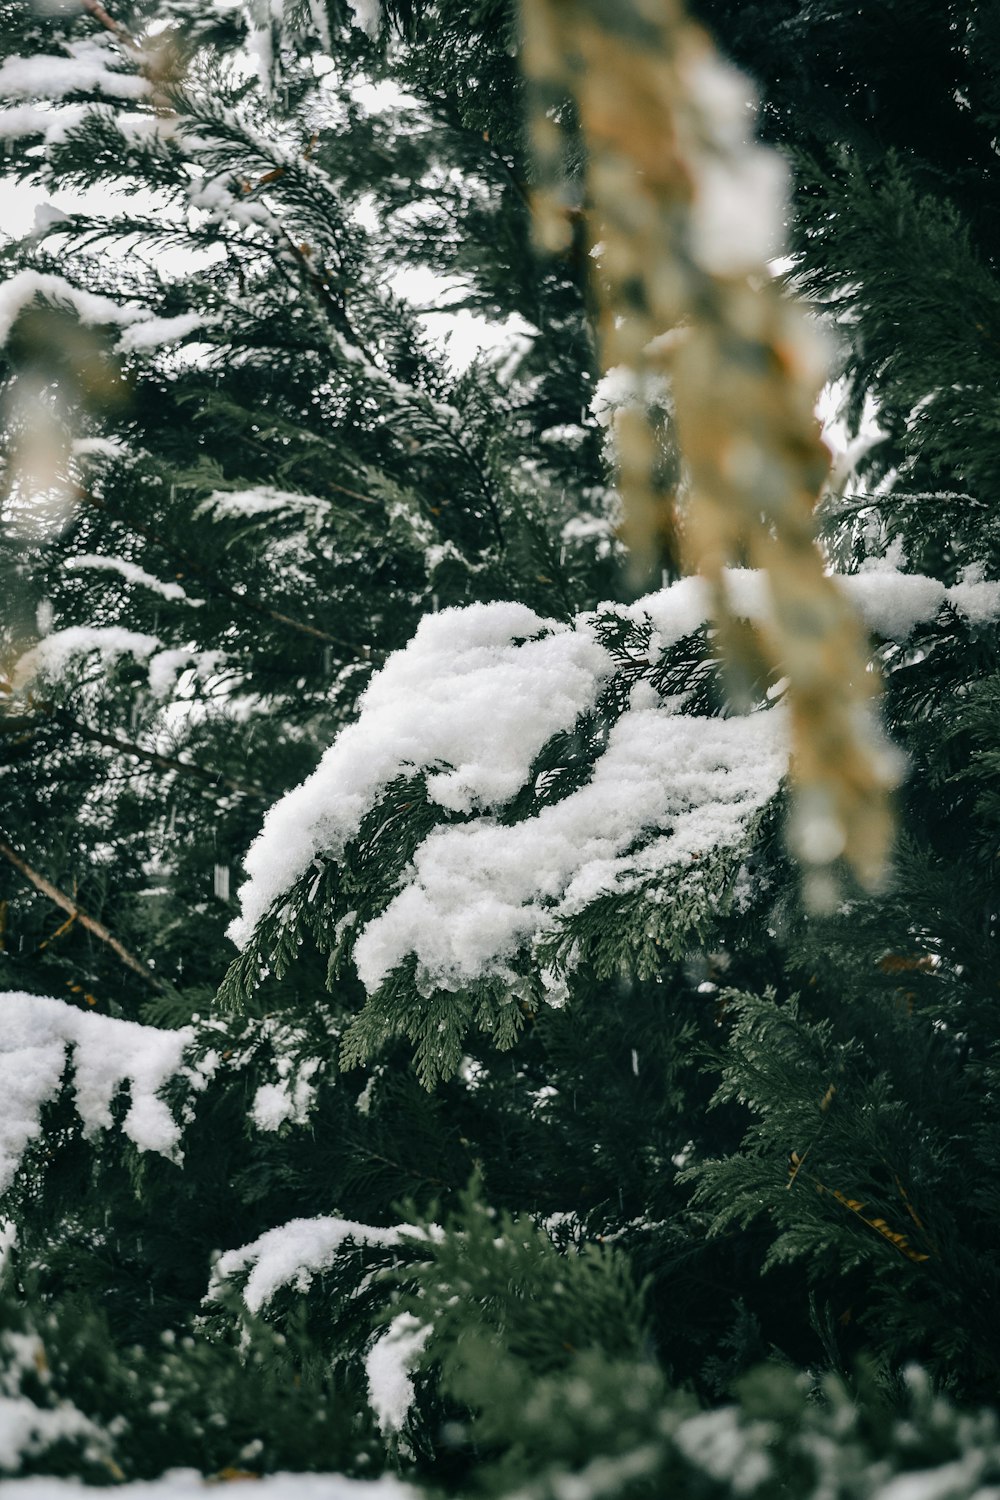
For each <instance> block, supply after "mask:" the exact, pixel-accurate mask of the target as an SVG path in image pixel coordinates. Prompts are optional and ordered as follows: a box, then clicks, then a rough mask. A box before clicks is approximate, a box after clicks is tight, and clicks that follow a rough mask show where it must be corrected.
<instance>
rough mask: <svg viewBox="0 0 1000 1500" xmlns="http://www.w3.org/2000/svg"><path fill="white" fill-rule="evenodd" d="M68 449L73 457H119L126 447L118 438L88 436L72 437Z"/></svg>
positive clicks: (125, 450) (125, 451) (126, 450)
mask: <svg viewBox="0 0 1000 1500" xmlns="http://www.w3.org/2000/svg"><path fill="white" fill-rule="evenodd" d="M70 451H71V452H72V454H73V457H74V458H121V456H122V454H124V453H127V452H128V448H127V447H126V445H125V444H124V443H123V442H121V440H120V439H118V438H106V437H89V438H74V439H73V442H72V445H71V449H70Z"/></svg>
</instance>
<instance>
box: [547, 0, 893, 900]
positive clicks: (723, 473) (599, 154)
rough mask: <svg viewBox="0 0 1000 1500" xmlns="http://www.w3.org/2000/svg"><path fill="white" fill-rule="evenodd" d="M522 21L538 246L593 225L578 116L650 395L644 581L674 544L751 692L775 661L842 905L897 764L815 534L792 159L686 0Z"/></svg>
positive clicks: (882, 846) (605, 301)
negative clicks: (661, 414) (754, 590)
mask: <svg viewBox="0 0 1000 1500" xmlns="http://www.w3.org/2000/svg"><path fill="white" fill-rule="evenodd" d="M522 17H523V25H524V31H525V49H524V59H525V69H526V72H527V75H528V78H529V80H530V83H531V85H532V89H533V92H534V107H533V111H532V120H531V124H532V130H533V136H534V144H535V149H536V154H537V157H538V161H539V164H540V169H541V173H542V192H541V193H540V195H539V197H538V201H537V224H538V230H539V234H540V238H541V239H542V241H543V243H544V244H545V246H546V247H547V248H549V249H550V250H553V251H559V250H561V249H565V248H566V246H567V244H568V241H569V238H570V235H571V224H572V222H573V220H574V219H578V218H579V211H578V202H579V197H580V191H581V189H577V190H576V192H575V193H574V190H573V173H572V171H571V170H570V166H569V164H570V162H571V159H572V157H571V147H572V145H573V144H574V141H573V130H574V128H575V125H576V123H577V122H578V125H579V131H580V135H581V136H582V147H583V150H584V152H585V155H586V168H585V176H584V181H583V185H582V193H583V200H584V210H585V219H586V223H587V232H588V235H589V238H590V241H591V244H592V254H593V257H594V260H595V262H596V263H597V269H596V272H595V282H596V292H597V298H598V304H599V310H600V342H601V360H602V364H603V367H604V369H605V371H608V370H611V369H615V368H618V367H624V370H625V371H628V372H629V374H630V377H631V380H632V382H633V383H634V385H635V386H637V388H638V396H639V399H638V400H637V401H631V402H629V404H628V405H626V406H625V407H624V408H623V409H622V410H620V411H619V412H618V413H617V415H616V419H615V428H616V438H617V456H618V463H619V482H620V488H621V492H622V496H623V500H624V504H625V527H624V534H625V538H626V540H627V541H628V543H629V545H630V548H631V550H632V555H633V559H634V566H635V569H636V572H637V574H641V575H648V574H649V572H650V571H651V569H652V568H653V566H654V565H655V564H656V563H657V560H658V554H659V556H661V557H662V555H663V553H664V551H666V552H667V554H668V555H670V556H676V557H679V558H680V559H682V560H683V563H684V565H685V566H686V567H687V568H689V569H691V570H697V571H699V572H701V573H702V574H703V575H704V576H705V578H706V579H707V580H708V581H709V584H710V586H711V588H712V590H713V594H714V613H715V618H716V622H717V625H718V630H719V642H720V646H721V648H722V654H723V657H724V659H725V660H726V662H727V664H728V666H729V668H730V675H731V677H733V678H734V679H735V682H736V684H737V686H739V685H740V682H741V680H742V681H744V682H747V683H749V682H751V681H753V680H754V678H756V677H758V676H759V673H760V669H761V668H762V667H763V668H765V669H767V670H768V671H770V672H771V673H774V674H776V675H778V676H780V677H784V678H786V679H787V683H788V687H787V702H788V704H789V708H790V713H791V720H792V757H793V758H792V768H793V785H794V789H795V799H794V805H793V812H792V823H791V828H790V841H791V844H792V847H793V850H794V852H795V853H796V854H797V855H798V857H799V858H800V859H801V860H803V861H804V862H805V864H806V866H807V868H808V869H809V872H810V873H809V878H808V885H809V894H811V896H812V898H813V899H814V900H818V901H822V900H824V899H825V900H826V901H829V899H830V896H831V894H832V893H833V891H834V890H835V886H834V884H833V882H832V881H831V880H830V879H829V876H828V874H826V873H825V867H827V866H829V865H830V864H831V863H832V862H833V861H834V860H836V859H838V858H839V857H843V858H844V859H845V861H846V862H847V863H848V865H849V866H850V867H851V869H852V870H853V871H854V873H855V874H856V875H857V876H858V877H859V878H860V879H861V880H862V881H863V882H864V883H866V884H868V885H875V884H877V883H878V881H879V879H880V878H881V876H882V873H883V870H884V866H885V861H886V855H887V850H888V845H889V841H890V837H891V826H892V825H891V816H890V810H889V803H888V792H889V789H890V787H891V785H892V783H893V780H894V758H893V756H892V755H891V753H888V752H887V750H886V748H885V747H884V746H883V745H882V744H881V742H880V739H879V733H878V729H877V725H876V723H875V719H874V716H873V715H872V714H871V712H870V708H869V703H870V700H871V698H872V697H873V695H874V693H875V692H876V691H877V686H878V683H877V678H876V677H875V675H874V674H873V673H872V671H871V670H870V668H869V663H868V654H867V651H866V649H865V639H864V634H863V631H862V628H861V626H860V624H859V623H858V621H857V619H856V618H855V616H854V614H853V611H852V610H851V608H850V607H849V605H848V604H847V602H846V601H845V599H844V598H843V596H842V594H841V591H840V590H839V589H838V587H837V585H836V582H835V581H834V580H833V579H832V578H831V577H830V576H829V575H828V574H827V572H826V570H825V567H824V561H823V558H822V555H821V554H820V552H819V550H818V548H817V546H816V543H815V528H814V519H813V513H814V507H815V503H816V500H817V498H818V496H819V494H820V491H821V489H822V487H823V484H824V481H825V478H826V475H827V470H828V457H827V454H826V451H825V449H824V447H823V445H822V443H821V441H820V435H819V426H818V422H817V420H816V417H815V403H816V397H817V395H818V393H819V390H820V387H821V385H822V383H823V380H824V377H825V373H826V361H825V354H824V350H823V347H822V343H821V341H820V339H819V337H818V335H817V333H816V331H815V330H814V328H813V327H812V326H811V325H810V324H809V322H808V321H807V319H806V316H805V313H804V311H803V310H802V308H801V307H800V306H799V305H797V304H796V303H795V301H794V300H792V299H791V298H789V297H787V296H785V295H783V293H782V291H781V290H780V288H779V286H778V285H777V284H776V283H775V281H774V279H773V277H772V275H771V273H770V271H769V266H768V262H769V259H770V258H771V257H773V256H774V255H775V254H777V253H778V251H779V250H780V245H781V237H782V236H781V229H782V217H783V210H784V200H785V189H784V169H783V166H782V163H781V161H780V159H779V158H778V156H777V154H776V153H775V152H773V151H771V150H769V149H767V148H765V147H762V146H760V145H758V144H756V143H755V142H753V141H752V140H751V139H749V137H748V124H749V121H750V117H751V109H750V100H749V99H748V95H749V93H750V86H749V84H748V83H747V82H746V80H744V79H743V78H742V76H741V75H739V74H738V73H736V72H735V71H734V70H733V69H731V68H730V67H729V66H728V65H727V64H725V63H724V62H723V61H722V60H721V59H720V57H719V56H718V54H717V52H716V50H715V48H714V46H713V44H712V42H711V41H710V39H709V38H708V36H707V35H706V34H705V32H704V31H702V30H701V29H700V28H699V27H697V26H695V25H694V24H693V23H692V22H691V21H690V20H689V19H688V18H687V16H686V15H685V13H684V10H683V7H682V5H681V4H680V3H679V0H616V3H615V4H614V5H613V6H612V5H609V4H608V3H607V0H525V4H524V5H523V7H522ZM574 108H575V117H574ZM665 376H666V377H668V378H669V387H670V395H671V399H672V402H673V408H674V413H675V416H676V428H677V435H678V439H679V443H680V449H681V455H682V458H683V461H684V466H685V471H686V473H685V493H684V494H683V497H681V496H680V495H679V494H678V492H677V489H676V486H673V487H672V486H671V485H669V484H668V483H664V482H663V481H662V480H661V479H660V477H659V475H658V468H659V467H660V465H659V460H658V450H657V440H656V434H655V431H654V429H653V426H652V423H651V421H650V418H649V416H648V415H647V406H648V404H649V400H648V398H649V397H650V396H652V395H654V394H655V392H656V391H657V389H659V391H661V392H662V388H663V383H664V377H665ZM727 565H735V566H750V567H754V568H761V569H763V570H765V572H766V574H767V577H768V580H769V585H770V599H769V605H768V608H767V610H766V611H765V612H764V616H763V617H762V618H760V619H758V620H755V621H754V622H753V623H752V624H749V625H748V624H746V623H743V622H740V621H738V620H737V618H736V616H735V613H734V611H733V610H732V609H731V608H730V605H729V601H728V599H727V593H726V582H725V574H724V568H725V567H726V566H727Z"/></svg>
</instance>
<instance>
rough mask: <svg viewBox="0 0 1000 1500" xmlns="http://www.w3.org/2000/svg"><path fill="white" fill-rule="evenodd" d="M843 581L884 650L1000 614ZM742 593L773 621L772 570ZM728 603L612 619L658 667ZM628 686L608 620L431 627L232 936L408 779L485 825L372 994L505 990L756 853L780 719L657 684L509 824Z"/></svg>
mask: <svg viewBox="0 0 1000 1500" xmlns="http://www.w3.org/2000/svg"><path fill="white" fill-rule="evenodd" d="M838 582H839V584H840V586H841V587H842V588H843V590H844V591H845V593H846V594H847V595H848V597H849V598H850V599H851V600H852V601H853V603H854V604H855V605H856V606H857V607H858V609H859V611H860V613H861V615H862V617H863V618H864V620H865V621H866V623H867V624H868V625H869V627H870V628H871V629H872V630H874V632H875V633H876V635H878V636H881V637H883V638H885V639H890V640H896V641H903V640H905V639H906V638H907V637H908V636H909V635H910V634H911V633H912V632H913V630H914V629H915V628H916V627H917V626H918V625H920V624H925V623H928V622H930V621H932V620H934V619H935V618H936V617H937V615H938V614H939V612H940V611H941V610H942V608H944V607H945V606H950V607H952V608H954V609H956V610H957V611H958V612H959V613H960V614H962V615H964V616H965V618H966V619H967V620H969V622H970V623H972V624H973V625H981V624H983V623H984V622H986V621H987V620H989V619H994V618H996V617H997V616H998V614H1000V584H998V583H995V582H986V581H983V580H982V578H981V577H979V576H978V575H975V574H972V573H970V574H967V575H966V576H965V577H964V578H963V580H962V581H961V582H960V583H958V584H956V585H955V586H954V587H952V588H950V589H949V588H945V586H944V585H943V584H941V583H939V582H937V581H936V580H935V579H932V578H924V577H921V576H919V575H914V574H906V573H902V572H900V571H899V570H898V569H897V568H894V567H893V566H892V565H891V564H887V565H885V566H882V567H879V568H878V569H877V570H873V571H868V572H862V573H859V574H856V575H852V576H849V577H848V576H844V577H840V578H838ZM726 589H727V593H728V596H729V601H730V607H731V608H732V609H733V610H734V611H735V612H736V613H737V614H738V615H741V616H743V617H745V618H748V619H752V620H760V621H762V620H766V619H767V616H768V613H769V611H770V608H771V602H770V595H769V591H768V585H767V580H766V577H765V576H764V575H763V574H761V573H757V572H753V571H750V570H746V569H732V570H729V571H728V572H727V574H726ZM710 604H711V596H710V591H709V589H708V586H707V585H706V584H705V583H704V581H703V580H702V579H700V578H696V577H691V578H684V579H682V580H680V581H679V582H678V583H675V584H674V585H672V586H671V587H669V588H665V589H662V590H660V591H658V592H657V593H654V594H651V595H649V596H648V597H646V598H644V599H640V600H638V601H637V602H636V603H634V604H631V605H615V604H608V605H605V606H602V610H601V613H605V614H606V613H618V614H619V615H623V616H626V617H629V618H631V619H632V620H634V621H636V622H639V621H641V620H643V619H647V620H648V621H649V622H650V623H651V624H652V626H653V636H652V640H651V642H650V645H649V648H648V651H647V656H648V659H649V660H651V661H652V660H655V658H656V655H657V654H658V652H659V651H660V650H662V649H663V648H664V647H667V646H670V645H671V644H673V643H675V642H677V641H679V640H680V639H681V638H682V637H684V636H686V635H689V634H690V633H691V632H693V631H695V630H697V629H698V628H699V627H700V626H702V625H704V624H706V623H707V622H708V619H709V611H710ZM613 670H614V663H613V662H612V660H611V657H610V656H609V654H608V652H607V651H606V650H605V649H604V647H603V646H602V645H601V644H600V642H599V640H598V638H597V635H596V633H595V628H594V617H593V616H587V615H584V616H581V617H579V618H578V619H577V621H576V622H575V626H574V627H573V628H570V627H567V626H565V625H560V624H556V623H555V622H552V621H546V620H543V619H540V618H539V617H538V616H536V615H535V614H533V613H532V612H531V611H530V610H528V609H526V608H525V607H524V606H522V605H518V604H503V603H500V604H489V605H483V604H479V605H473V606H470V607H469V608H466V609H451V610H444V611H442V612H441V613H440V614H437V615H433V616H430V617H427V618H425V619H424V620H423V621H422V622H421V624H420V626H419V627H418V630H417V633H416V635H415V637H414V639H413V640H412V641H411V642H410V643H409V644H408V645H407V646H406V648H405V649H404V650H402V651H400V652H397V653H396V654H395V655H394V656H392V657H391V658H390V659H389V661H388V662H387V663H386V665H385V666H384V667H383V669H382V670H381V672H379V673H378V674H377V676H376V677H375V678H374V679H373V680H372V682H371V684H370V686H369V688H368V690H367V692H366V693H365V695H364V697H363V699H362V701H361V711H360V715H359V718H358V720H357V722H356V723H355V724H353V725H351V726H350V727H348V728H347V729H346V730H344V731H343V732H342V733H341V734H340V735H339V737H338V738H337V740H336V741H335V742H334V744H333V745H332V746H331V747H330V749H329V750H327V752H326V754H325V755H324V757H323V759H322V761H321V762H320V765H319V766H318V768H317V769H316V771H315V772H313V774H312V775H311V776H310V777H309V778H308V779H307V780H306V781H305V782H303V783H302V785H301V786H299V787H297V788H296V789H295V790H294V791H292V792H290V793H289V794H288V795H287V796H286V797H284V798H282V800H281V801H280V802H278V803H277V804H276V805H275V806H274V807H272V808H271V810H270V812H269V813H268V815H267V817H266V819H265V823H264V828H263V830H262V832H261V834H260V836H259V837H258V839H257V840H256V841H255V843H254V844H253V846H252V847H251V849H250V852H249V854H248V856H247V860H246V870H247V874H248V876H249V880H248V882H247V883H246V884H245V885H244V887H243V889H242V891H241V902H242V914H241V916H240V917H239V918H237V919H236V921H235V922H234V923H233V924H232V926H231V928H230V934H231V935H232V936H233V938H234V939H235V940H236V941H237V942H239V943H241V944H243V943H245V942H246V941H247V940H248V939H249V937H250V935H251V933H252V931H253V928H254V926H255V924H256V922H257V921H258V920H259V919H260V917H261V916H262V915H263V913H264V912H265V911H266V910H267V909H268V908H269V907H270V906H271V904H272V903H273V902H275V901H276V900H278V899H280V897H281V896H282V895H283V894H285V893H286V892H287V891H288V890H289V889H290V888H291V887H292V886H293V885H294V883H295V882H296V881H297V880H299V879H300V878H301V877H302V876H303V875H305V874H306V872H307V871H308V870H309V868H310V865H311V863H312V861H313V860H314V858H315V857H316V856H317V855H320V854H323V855H327V856H329V857H332V858H337V857H339V856H340V854H341V853H342V852H343V849H344V846H345V844H346V842H347V841H348V840H349V839H350V838H352V837H353V836H354V835H355V834H356V833H357V831H358V828H359V827H360V824H361V821H362V818H363V817H364V815H365V813H366V812H368V811H369V809H371V808H372V807H373V806H374V805H375V803H376V802H377V800H378V798H379V796H380V795H381V794H382V792H383V791H384V789H385V788H386V786H387V785H388V784H389V783H390V782H391V781H392V780H393V778H395V777H398V776H400V775H403V774H406V773H408V772H414V771H418V770H421V771H423V772H424V773H425V775H426V783H427V789H428V794H429V796H430V798H431V800H432V801H434V802H437V803H438V804H439V805H440V806H441V807H443V808H447V809H449V810H451V811H455V812H463V813H469V814H473V815H475V816H474V817H473V819H472V821H470V822H467V823H463V824H460V825H454V826H448V827H439V828H437V829H435V830H434V831H433V832H431V833H430V834H429V835H428V836H427V838H425V840H424V842H423V843H422V844H421V845H420V846H419V847H418V848H417V850H416V852H415V854H414V858H413V862H412V865H411V866H410V868H409V870H408V871H407V872H406V874H405V876H404V880H403V883H402V886H401V888H400V889H399V891H398V892H397V893H396V895H395V896H394V897H393V899H392V900H391V901H390V903H389V904H388V906H387V907H386V909H385V910H384V911H383V912H382V913H381V914H380V915H378V916H377V917H375V918H374V920H372V921H370V922H369V923H368V926H367V927H366V928H365V929H364V930H363V931H362V932H361V934H360V936H359V939H358V941H357V944H356V947H355V950H354V957H355V963H356V965H357V968H358V973H359V975H360V977H361V978H362V980H363V982H364V984H365V986H366V987H367V988H368V990H369V991H371V990H373V989H375V988H377V986H378V985H379V984H380V983H381V982H382V980H383V979H384V978H385V977H386V976H387V974H388V973H390V972H391V970H392V969H393V968H394V967H395V966H396V965H397V964H399V963H400V962H401V961H402V960H403V959H404V958H406V956H407V955H408V954H414V955H415V956H416V958H417V961H418V969H419V971H420V973H421V975H422V977H423V980H424V981H425V982H427V983H433V984H439V985H454V984H462V983H467V982H468V981H469V980H471V979H472V978H474V977H479V976H483V975H486V974H503V973H504V972H505V965H506V964H507V962H508V961H509V960H510V958H511V957H512V956H513V955H514V953H515V952H516V951H517V950H518V949H519V948H521V947H523V946H524V945H526V944H529V943H531V942H532V941H534V940H535V939H536V938H538V937H539V936H542V935H544V934H545V933H546V931H547V930H549V929H550V928H551V927H552V925H553V924H554V923H556V922H557V921H558V920H559V919H560V918H562V917H566V916H569V915H572V914H573V913H575V912H578V911H580V910H581V909H582V908H583V907H584V906H585V905H586V904H587V902H589V901H591V900H593V899H594V898H595V897H596V896H598V895H599V894H601V893H602V892H619V893H620V892H623V891H627V890H629V889H632V888H634V887H635V886H636V885H637V884H640V883H642V882H643V881H645V880H647V879H648V878H649V877H652V876H653V875H655V873H656V872H657V871H659V870H663V869H667V868H670V867H675V868H681V867H683V868H691V867H693V866H694V864H695V863H696V862H697V860H698V859H699V858H700V857H702V856H703V855H705V854H707V853H708V852H709V851H711V850H712V849H717V848H725V847H734V846H736V845H738V844H739V842H740V840H741V839H742V837H743V836H744V833H745V831H746V828H747V825H748V823H749V821H750V819H751V818H752V817H753V816H754V814H755V813H756V812H758V811H759V809H760V808H762V807H763V806H764V804H765V803H766V802H767V801H768V800H769V799H770V798H771V797H772V796H773V795H774V794H775V792H776V791H777V789H778V786H779V784H780V782H781V779H782V777H783V776H784V774H785V771H786V770H787V743H786V727H785V718H784V714H783V712H782V711H781V710H780V706H779V707H778V708H777V709H774V708H772V709H770V710H768V711H766V712H763V713H757V714H753V715H750V716H744V717H733V718H728V719H722V718H704V717H702V718H699V717H696V716H693V715H690V714H687V713H685V712H684V711H683V710H684V705H683V703H682V702H661V701H660V700H658V699H657V697H656V695H655V693H653V691H652V689H650V688H639V689H636V690H635V691H634V693H633V699H632V702H631V705H630V707H629V709H628V711H627V712H626V713H625V715H624V716H623V717H622V718H621V719H620V721H619V722H618V724H617V725H616V726H615V728H614V729H613V730H612V731H611V735H610V738H609V743H608V747H607V749H606V750H605V752H604V754H603V755H602V756H601V757H600V759H599V760H598V762H597V764H596V766H595V769H594V772H593V775H592V777H591V779H590V781H589V782H588V783H587V784H586V785H585V786H583V787H581V788H579V789H578V790H577V791H575V792H573V793H572V794H570V795H569V796H567V797H566V798H564V799H563V800H562V801H561V802H558V803H556V804H554V805H553V806H551V807H548V808H545V809H543V810H542V811H541V812H539V813H538V814H537V815H536V816H534V817H532V818H527V819H524V820H522V821H521V822H519V823H516V824H514V825H512V826H505V825H501V824H500V823H498V822H497V821H496V820H495V817H493V816H491V814H495V813H496V812H497V810H498V809H499V808H500V807H502V806H503V805H504V804H505V803H506V802H507V801H509V799H510V798H511V797H513V796H514V795H515V794H516V793H517V792H518V791H519V790H520V789H521V787H522V786H523V785H524V784H525V781H526V778H527V776H528V774H529V771H530V768H531V765H532V763H533V761H534V759H535V757H536V755H537V754H538V752H539V750H541V748H542V747H543V746H544V744H545V743H546V742H547V741H548V740H549V739H550V738H551V736H552V735H554V734H555V733H556V732H557V731H560V730H568V729H570V728H572V726H573V725H574V724H575V722H576V721H577V719H578V717H579V715H580V714H581V713H583V712H584V711H585V710H586V709H588V708H590V707H591V706H592V705H593V704H594V702H595V700H596V698H597V696H598V694H599V692H600V690H601V687H602V686H603V684H604V683H605V682H606V681H607V679H608V677H609V676H610V675H611V673H612V671H613ZM636 850H637V851H638V852H634V851H636Z"/></svg>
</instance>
